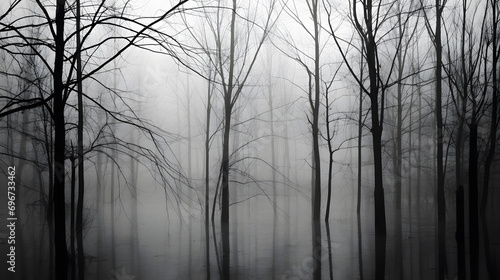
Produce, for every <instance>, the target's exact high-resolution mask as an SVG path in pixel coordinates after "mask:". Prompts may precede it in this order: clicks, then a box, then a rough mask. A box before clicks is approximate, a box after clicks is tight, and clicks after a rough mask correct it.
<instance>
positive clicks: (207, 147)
mask: <svg viewBox="0 0 500 280" xmlns="http://www.w3.org/2000/svg"><path fill="white" fill-rule="evenodd" d="M208 77H209V78H208V90H207V119H206V120H207V122H206V128H205V129H206V131H205V258H206V266H207V280H208V279H210V231H209V228H210V221H209V214H210V116H211V110H212V88H211V86H212V81H211V77H212V71H211V69H209V70H208Z"/></svg>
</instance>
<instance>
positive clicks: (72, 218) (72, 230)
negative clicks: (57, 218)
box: [69, 144, 76, 280]
mask: <svg viewBox="0 0 500 280" xmlns="http://www.w3.org/2000/svg"><path fill="white" fill-rule="evenodd" d="M70 161H71V195H70V197H71V202H70V212H71V213H70V222H69V224H70V225H69V229H70V237H69V240H70V246H69V248H70V249H69V250H70V257H69V258H70V270H71V280H75V279H76V278H75V277H76V266H75V258H76V254H75V188H76V175H75V173H76V166H75V151H74V149H73V144H71V156H70Z"/></svg>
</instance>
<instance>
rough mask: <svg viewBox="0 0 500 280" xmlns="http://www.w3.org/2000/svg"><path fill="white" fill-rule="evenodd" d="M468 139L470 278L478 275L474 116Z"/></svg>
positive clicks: (475, 134) (476, 162)
mask: <svg viewBox="0 0 500 280" xmlns="http://www.w3.org/2000/svg"><path fill="white" fill-rule="evenodd" d="M469 128H470V140H469V145H470V147H469V238H470V279H471V280H474V279H478V277H479V262H478V258H479V224H478V218H479V215H478V190H477V164H478V161H477V158H478V155H477V124H476V123H475V120H474V116H473V120H472V121H471V125H470V127H469Z"/></svg>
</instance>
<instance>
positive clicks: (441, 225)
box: [434, 0, 447, 279]
mask: <svg viewBox="0 0 500 280" xmlns="http://www.w3.org/2000/svg"><path fill="white" fill-rule="evenodd" d="M435 8H436V27H435V28H436V30H435V38H434V40H435V42H434V45H435V47H436V107H435V111H436V127H437V131H436V132H437V162H436V163H437V220H438V221H437V225H438V277H439V278H438V279H445V278H446V276H447V271H446V247H445V246H446V245H445V229H446V213H445V211H446V201H445V197H444V164H443V156H444V155H443V138H444V137H443V114H442V101H441V99H442V95H443V91H442V44H441V18H442V16H441V14H442V10H443V7H442V6H441V1H440V0H436V7H435Z"/></svg>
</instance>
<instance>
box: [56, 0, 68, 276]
mask: <svg viewBox="0 0 500 280" xmlns="http://www.w3.org/2000/svg"><path fill="white" fill-rule="evenodd" d="M65 3H66V1H57V6H56V29H57V30H56V38H55V48H56V51H55V63H54V103H53V104H54V112H53V113H54V134H55V135H54V147H56V148H55V149H54V176H55V178H54V188H53V195H54V245H55V249H56V250H55V260H56V269H55V271H56V280H63V279H67V277H68V274H67V268H68V252H67V246H66V210H65V195H64V178H65V174H64V172H65V169H64V158H65V150H66V149H65V147H66V143H65V142H66V137H65V133H66V129H65V119H64V107H65V106H64V99H63V91H64V85H63V80H62V79H63V60H64V15H65Z"/></svg>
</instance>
